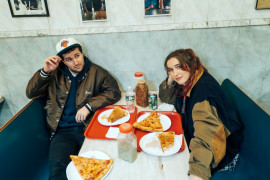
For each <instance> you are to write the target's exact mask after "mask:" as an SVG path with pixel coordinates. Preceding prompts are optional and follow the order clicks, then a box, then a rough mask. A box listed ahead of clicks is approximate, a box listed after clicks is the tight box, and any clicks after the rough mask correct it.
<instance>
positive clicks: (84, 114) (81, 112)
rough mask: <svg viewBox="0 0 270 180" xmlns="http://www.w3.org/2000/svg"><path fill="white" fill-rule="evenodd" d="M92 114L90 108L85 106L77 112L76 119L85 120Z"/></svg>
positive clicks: (78, 120)
mask: <svg viewBox="0 0 270 180" xmlns="http://www.w3.org/2000/svg"><path fill="white" fill-rule="evenodd" d="M89 114H90V112H89V110H88V109H87V108H86V107H85V106H83V107H82V108H81V109H80V110H79V111H78V112H77V114H76V116H75V119H76V121H77V122H78V123H80V122H84V121H85V119H86V117H87V116H88V115H89Z"/></svg>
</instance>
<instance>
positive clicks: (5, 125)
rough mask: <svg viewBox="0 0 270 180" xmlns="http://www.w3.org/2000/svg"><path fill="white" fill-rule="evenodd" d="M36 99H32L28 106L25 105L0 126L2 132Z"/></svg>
mask: <svg viewBox="0 0 270 180" xmlns="http://www.w3.org/2000/svg"><path fill="white" fill-rule="evenodd" d="M34 100H35V99H33V100H31V101H30V102H29V103H28V104H26V106H24V107H23V108H22V109H21V110H20V111H19V112H18V113H17V114H15V115H14V116H13V117H12V118H11V119H10V120H8V121H7V122H6V123H5V124H4V125H3V126H1V127H0V132H1V131H2V130H3V129H4V128H5V127H7V126H8V125H9V123H11V122H12V121H13V120H14V119H16V117H17V116H19V115H20V114H21V113H22V112H23V111H24V110H25V109H26V108H27V107H28V106H30V104H32V103H33V102H34Z"/></svg>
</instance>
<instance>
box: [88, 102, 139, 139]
mask: <svg viewBox="0 0 270 180" xmlns="http://www.w3.org/2000/svg"><path fill="white" fill-rule="evenodd" d="M115 106H119V107H121V108H123V109H126V106H125V105H110V106H106V107H104V108H100V109H98V110H97V111H96V113H95V114H94V117H93V118H92V120H91V122H90V124H89V125H88V127H87V129H86V130H85V132H84V136H85V137H86V138H89V139H112V140H115V139H114V138H107V137H106V136H105V135H106V134H107V132H108V130H109V128H110V127H119V125H120V124H119V125H115V126H103V125H102V124H100V123H99V122H98V116H99V114H100V113H102V112H103V111H106V110H108V109H113V108H114V107H115ZM136 115H137V107H135V111H134V113H130V119H129V121H128V123H131V124H133V122H135V120H136Z"/></svg>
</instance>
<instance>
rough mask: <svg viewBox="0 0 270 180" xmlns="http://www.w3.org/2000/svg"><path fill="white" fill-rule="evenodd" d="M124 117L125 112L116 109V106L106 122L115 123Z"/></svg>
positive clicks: (118, 108)
mask: <svg viewBox="0 0 270 180" xmlns="http://www.w3.org/2000/svg"><path fill="white" fill-rule="evenodd" d="M125 115H127V112H126V111H125V110H124V109H122V108H120V107H118V106H115V108H114V109H113V111H112V112H111V114H110V116H109V117H108V122H111V123H113V122H115V121H117V120H118V119H120V118H122V117H124V116H125Z"/></svg>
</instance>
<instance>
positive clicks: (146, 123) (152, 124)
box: [133, 111, 163, 131]
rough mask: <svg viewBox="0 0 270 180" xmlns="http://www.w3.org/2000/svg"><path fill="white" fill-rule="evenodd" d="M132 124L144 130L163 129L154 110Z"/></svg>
mask: <svg viewBox="0 0 270 180" xmlns="http://www.w3.org/2000/svg"><path fill="white" fill-rule="evenodd" d="M133 126H134V127H135V128H138V129H141V130H144V131H163V128H162V124H161V122H160V118H159V115H158V114H157V112H156V111H152V112H151V114H150V115H149V116H148V117H147V118H145V119H144V120H142V121H140V122H135V123H134V124H133Z"/></svg>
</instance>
